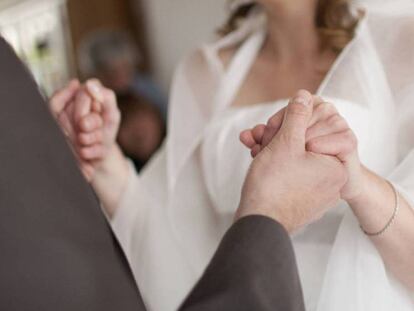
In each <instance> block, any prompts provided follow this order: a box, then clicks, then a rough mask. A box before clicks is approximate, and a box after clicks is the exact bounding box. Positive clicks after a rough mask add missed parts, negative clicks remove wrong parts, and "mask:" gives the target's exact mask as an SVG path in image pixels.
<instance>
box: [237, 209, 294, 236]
mask: <svg viewBox="0 0 414 311" xmlns="http://www.w3.org/2000/svg"><path fill="white" fill-rule="evenodd" d="M285 208H286V207H285ZM249 216H264V217H267V218H270V219H272V220H274V221H276V222H277V223H279V224H280V225H282V226H283V227H284V228H285V230H286V231H287V232H289V233H291V232H293V231H294V226H292V224H291V223H290V222H289V221H288V220H287V219H285V217H283V215H282V213H280V208H278V207H277V206H274V205H273V206H271V207H264V206H262V205H259V204H255V203H251V204H247V203H241V204H240V206H239V208H238V209H237V212H236V215H235V219H234V221H235V222H237V221H238V220H240V219H242V218H245V217H249Z"/></svg>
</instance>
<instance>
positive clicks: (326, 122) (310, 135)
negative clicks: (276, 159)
mask: <svg viewBox="0 0 414 311" xmlns="http://www.w3.org/2000/svg"><path fill="white" fill-rule="evenodd" d="M313 101H314V107H313V113H312V118H311V120H310V122H309V125H308V129H307V131H306V150H307V151H310V152H313V153H317V154H324V155H329V156H335V157H337V158H338V159H339V160H340V161H341V162H342V163H343V164H344V166H345V168H346V169H347V172H348V182H347V183H346V185H345V186H344V188H343V189H342V191H341V197H342V199H344V200H346V201H350V200H352V199H354V198H355V197H357V196H359V194H360V193H361V191H362V189H363V187H362V184H363V168H362V165H361V163H360V161H359V156H358V141H357V139H356V136H355V134H354V132H353V131H352V130H351V129H350V128H349V126H348V123H347V122H346V120H345V119H344V118H343V117H342V116H341V115H340V114H339V113H338V111H337V110H336V108H335V106H334V105H332V104H330V103H327V102H324V101H323V99H322V98H320V97H317V96H314V97H313ZM285 112H286V108H285V109H282V110H280V111H279V112H278V113H276V114H275V115H273V116H272V117H271V118H270V119H269V120H268V122H267V124H266V125H264V124H261V125H258V126H256V127H255V128H253V129H251V130H246V131H243V132H242V133H241V135H240V140H241V141H242V143H243V144H244V145H245V146H246V147H248V148H249V149H251V154H252V156H253V157H255V156H256V155H257V154H258V153H259V152H260V151H261V150H262V149H263V148H265V146H267V145H268V144H269V143H270V141H271V140H272V139H273V137H274V136H275V135H276V134H277V132H278V131H279V130H280V127H281V125H282V122H283V118H284V115H285Z"/></svg>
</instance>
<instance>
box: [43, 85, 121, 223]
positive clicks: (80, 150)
mask: <svg viewBox="0 0 414 311" xmlns="http://www.w3.org/2000/svg"><path fill="white" fill-rule="evenodd" d="M50 108H51V110H52V113H53V114H54V116H55V117H56V119H57V120H58V122H59V124H60V126H61V127H62V130H63V131H64V132H65V134H66V136H67V138H68V141H69V143H70V145H71V146H72V148H73V150H74V152H75V155H76V157H77V159H78V161H79V164H80V167H81V169H82V172H83V174H84V175H85V177H86V179H87V180H88V181H89V182H90V183H91V184H92V186H93V187H94V189H95V191H96V193H97V194H98V196H99V198H100V200H101V202H102V204H103V206H104V208H105V209H106V212H107V215H108V216H109V217H111V216H112V215H114V213H115V212H116V210H117V208H118V205H119V201H120V198H121V196H122V193H123V192H124V189H125V187H126V185H127V182H128V176H129V175H128V174H129V168H128V164H127V161H126V159H125V157H124V156H123V154H122V152H121V151H120V149H119V147H118V145H117V144H116V136H117V133H118V129H119V124H120V120H121V115H120V111H119V110H118V107H117V102H116V97H115V94H114V92H113V91H111V90H109V89H107V88H105V87H103V86H102V84H101V83H100V82H99V81H97V80H89V81H87V82H86V84H85V85H80V83H79V82H78V81H72V82H71V83H70V84H69V85H68V86H67V87H66V88H64V89H62V90H61V91H59V92H57V93H56V94H55V95H54V96H53V97H52V99H51V101H50Z"/></svg>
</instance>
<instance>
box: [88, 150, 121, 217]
mask: <svg viewBox="0 0 414 311" xmlns="http://www.w3.org/2000/svg"><path fill="white" fill-rule="evenodd" d="M128 172H129V168H128V162H127V160H126V158H125V156H124V155H123V153H122V151H121V149H120V148H119V146H118V145H115V146H114V147H113V148H112V149H111V151H110V152H109V154H108V156H107V157H106V158H105V160H103V161H102V162H101V163H100V164H99V166H98V167H97V170H96V172H95V175H94V178H93V180H92V187H93V188H94V189H95V192H96V193H97V195H98V197H99V199H100V200H101V203H102V205H103V207H104V209H105V211H106V213H107V216H108V217H109V218H112V217H113V215H114V214H115V212H116V210H117V208H118V206H119V201H120V198H121V196H122V193H123V192H124V190H125V188H126V185H127V182H128Z"/></svg>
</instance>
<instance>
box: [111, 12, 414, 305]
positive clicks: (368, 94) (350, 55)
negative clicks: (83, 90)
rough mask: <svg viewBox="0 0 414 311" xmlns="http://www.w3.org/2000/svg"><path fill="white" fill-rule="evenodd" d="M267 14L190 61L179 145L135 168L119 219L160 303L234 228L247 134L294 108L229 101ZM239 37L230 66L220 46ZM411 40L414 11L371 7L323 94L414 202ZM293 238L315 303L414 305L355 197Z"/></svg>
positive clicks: (178, 106)
mask: <svg viewBox="0 0 414 311" xmlns="http://www.w3.org/2000/svg"><path fill="white" fill-rule="evenodd" d="M264 23H265V20H264V19H263V17H262V16H261V15H260V14H258V15H257V16H256V15H255V16H252V17H251V18H250V20H249V22H247V23H246V24H245V25H244V26H243V27H242V29H240V30H239V31H237V32H234V33H232V34H230V35H229V36H227V37H225V38H223V39H221V40H220V41H218V42H216V43H214V44H209V45H206V46H204V47H202V48H201V49H200V50H199V51H198V52H196V53H193V54H192V55H190V56H189V57H188V58H187V59H186V60H185V61H184V62H183V64H182V65H181V66H180V67H179V68H178V70H177V73H176V76H175V79H174V84H173V89H172V102H171V112H170V120H169V122H170V128H169V137H168V140H167V143H166V145H165V146H164V148H163V149H162V150H161V151H160V152H159V153H158V154H157V156H156V157H155V158H154V159H153V161H152V162H151V163H150V165H149V166H148V167H147V168H146V169H145V171H144V172H143V173H142V175H141V176H137V175H136V174H135V173H134V172H133V170H132V169H131V174H130V179H129V184H128V189H127V190H126V191H125V193H124V195H123V198H122V202H121V204H120V207H119V210H118V212H117V214H116V215H115V217H114V219H113V228H114V230H115V233H116V234H117V236H118V238H119V240H120V242H121V244H122V246H123V248H124V250H125V252H126V254H127V257H128V259H129V262H130V264H131V266H132V269H133V272H134V275H135V277H136V279H137V280H138V283H139V286H140V289H141V291H142V295H143V298H144V300H145V303H146V304H147V306H148V308H149V309H150V310H174V309H176V308H177V306H178V305H179V303H180V302H181V301H182V300H183V299H184V298H185V295H186V294H187V293H188V292H189V291H190V289H191V288H192V287H193V286H194V284H195V283H196V281H197V279H198V278H199V277H200V276H201V274H202V272H203V270H204V269H205V267H206V266H207V264H208V262H209V260H210V259H211V257H212V255H213V254H214V251H215V250H216V247H217V246H218V244H219V242H220V239H221V237H222V236H223V234H224V233H225V231H226V230H227V229H228V228H229V226H230V225H231V223H232V219H233V215H234V212H235V210H236V209H237V206H238V203H239V198H240V190H241V185H242V183H243V180H244V176H245V174H246V171H247V168H248V166H249V164H250V162H251V159H250V155H249V152H248V151H247V150H246V149H245V148H244V147H243V146H242V145H241V144H240V143H239V141H238V136H239V133H240V131H241V130H243V129H246V128H249V127H251V126H253V125H255V124H257V123H261V122H265V121H266V120H267V119H268V118H269V116H271V115H272V114H273V113H275V112H276V111H278V110H279V109H281V108H282V107H284V106H285V105H286V101H283V100H281V101H277V102H275V103H263V104H259V105H257V106H253V107H248V108H231V107H229V104H230V103H231V102H232V100H233V98H234V96H235V94H236V92H237V90H238V89H239V88H240V85H241V83H242V82H243V80H244V78H245V77H246V75H247V73H248V71H249V69H250V66H251V65H252V63H253V62H254V60H255V57H256V55H257V53H258V51H259V50H260V48H261V46H262V44H263V41H264V38H265V32H264V29H265V27H264ZM389 33H392V34H393V35H392V36H385V35H384V34H389ZM239 42H242V45H241V47H240V48H239V50H238V52H237V53H236V55H235V56H234V59H233V60H232V62H231V64H230V66H229V68H228V69H226V70H225V69H224V68H223V66H222V65H221V63H220V61H219V58H218V54H217V52H218V50H219V49H221V48H223V47H227V46H231V45H234V44H237V43H239ZM410 48H414V11H412V10H408V8H406V9H405V10H404V11H402V12H400V11H398V12H394V11H392V10H389V9H387V10H385V11H382V10H378V11H370V12H369V13H368V14H367V16H366V17H365V19H364V20H363V21H361V23H360V25H359V28H358V33H357V35H356V37H355V39H354V40H353V41H352V42H351V43H350V44H349V45H348V47H347V48H346V49H345V50H344V51H343V52H342V54H341V55H340V56H339V58H338V60H337V61H336V62H335V64H334V66H333V67H332V69H331V70H330V72H329V74H328V75H327V77H326V78H325V80H324V82H323V83H322V85H321V86H320V88H319V90H318V93H319V94H320V95H322V96H323V97H324V98H326V99H328V100H329V101H331V102H332V103H334V104H335V105H336V107H337V109H338V110H339V112H340V113H341V114H342V115H343V116H344V117H345V118H346V119H347V121H348V123H349V125H350V127H351V128H352V129H353V130H354V132H355V133H356V135H357V137H358V140H359V146H360V147H359V152H360V157H361V161H362V162H363V163H364V164H365V165H366V166H367V167H368V168H370V169H371V170H373V171H375V172H376V173H378V174H380V175H381V176H384V177H386V178H389V179H391V180H392V182H394V184H395V185H396V187H398V189H399V190H400V191H401V193H402V194H403V195H404V196H405V197H406V199H407V200H408V201H409V202H414V153H413V152H412V151H411V150H412V149H413V147H414V91H413V90H414V49H410ZM292 239H293V244H294V248H295V251H296V255H297V261H298V267H299V272H300V276H301V279H302V282H303V290H304V296H305V303H306V307H307V310H309V311H316V310H317V311H332V310H335V311H349V310H353V311H382V310H384V311H386V310H399V311H405V310H407V311H408V310H414V303H413V301H412V297H411V295H412V293H409V292H408V291H407V290H406V289H405V288H403V287H402V286H401V285H400V284H399V283H398V282H397V281H395V280H394V279H393V277H392V276H391V275H390V274H389V273H388V272H387V270H386V268H385V266H384V262H383V261H382V259H381V257H380V255H379V254H378V252H377V250H376V249H375V247H374V245H373V244H372V243H371V242H370V240H369V239H368V238H367V237H366V236H365V235H364V234H363V233H362V232H361V230H360V229H359V226H358V222H357V220H356V218H355V217H354V216H353V214H352V212H351V211H350V208H349V207H348V206H347V205H346V203H344V202H343V203H341V204H339V205H338V206H336V207H332V209H331V211H330V212H329V213H328V214H327V215H326V216H325V217H324V218H323V219H321V220H320V221H318V222H316V223H314V224H311V225H309V226H308V227H306V228H304V229H303V230H302V231H301V232H298V233H297V234H295V235H294V236H293V237H292ZM413 247H414V246H413ZM413 264H414V263H413Z"/></svg>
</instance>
